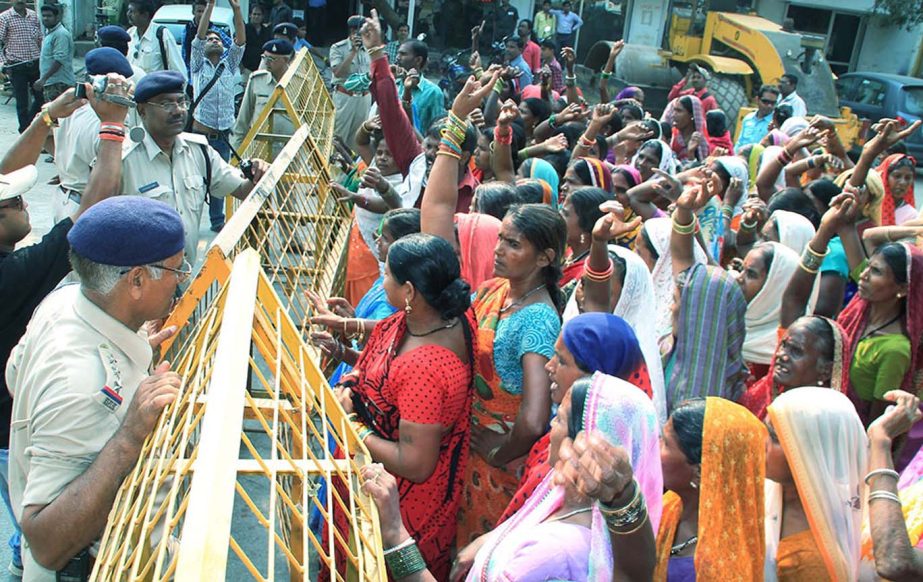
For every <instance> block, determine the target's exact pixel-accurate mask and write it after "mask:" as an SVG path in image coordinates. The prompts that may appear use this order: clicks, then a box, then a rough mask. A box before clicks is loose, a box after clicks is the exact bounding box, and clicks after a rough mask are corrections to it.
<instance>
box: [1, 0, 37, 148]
mask: <svg viewBox="0 0 923 582" xmlns="http://www.w3.org/2000/svg"><path fill="white" fill-rule="evenodd" d="M0 45H3V51H2V59H0V60H2V65H3V74H4V75H6V76H8V77H9V78H10V83H11V84H12V85H13V96H14V97H15V98H16V116H17V117H18V118H19V133H22V132H24V131H25V130H26V128H27V127H29V123H30V122H31V121H32V118H33V117H35V114H36V113H38V110H39V108H40V107H41V106H42V103H43V102H44V99H43V97H42V92H41V91H36V90H35V89H34V87H33V84H34V83H35V82H36V81H37V80H38V78H39V71H38V60H39V57H40V56H41V49H42V28H41V27H40V26H39V23H38V15H36V14H35V11H34V10H31V9H29V8H26V3H25V1H24V0H16V1H15V2H13V6H12V7H11V8H10V9H9V10H6V11H5V12H3V13H2V14H0ZM30 101H31V104H30Z"/></svg>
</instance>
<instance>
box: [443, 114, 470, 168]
mask: <svg viewBox="0 0 923 582" xmlns="http://www.w3.org/2000/svg"><path fill="white" fill-rule="evenodd" d="M467 132H468V122H466V121H465V120H463V119H462V118H461V117H459V116H457V115H455V113H453V112H452V111H449V115H448V117H447V118H446V121H445V126H444V127H443V128H442V140H441V141H440V142H439V151H438V152H436V155H437V156H439V155H443V156H449V157H450V158H455V159H456V160H460V159H461V155H462V147H461V144H463V143H464V142H465V134H466V133H467Z"/></svg>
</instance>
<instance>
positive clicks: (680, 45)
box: [585, 0, 859, 143]
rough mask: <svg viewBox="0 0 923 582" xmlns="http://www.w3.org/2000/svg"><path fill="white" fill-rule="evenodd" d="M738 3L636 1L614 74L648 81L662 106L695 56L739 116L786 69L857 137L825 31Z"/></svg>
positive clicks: (599, 58)
mask: <svg viewBox="0 0 923 582" xmlns="http://www.w3.org/2000/svg"><path fill="white" fill-rule="evenodd" d="M737 9H738V7H737V0H691V1H685V2H683V1H678V0H661V2H659V3H658V2H643V3H642V2H633V3H632V6H631V8H630V11H629V13H628V16H627V18H626V21H625V22H626V24H625V30H624V31H623V38H624V39H625V43H626V46H625V49H624V50H623V51H622V55H621V56H620V57H619V59H618V61H617V63H616V70H615V71H614V75H613V76H614V77H615V78H616V79H617V81H618V82H620V83H623V84H625V85H636V86H639V87H641V88H643V89H644V91H645V94H646V95H651V96H653V97H654V102H653V103H652V104H651V105H652V106H653V107H654V108H657V107H658V106H661V107H662V106H665V105H666V93H667V92H668V91H669V90H670V87H672V86H673V84H675V83H676V82H677V81H679V80H680V79H681V78H682V76H683V73H684V72H685V71H686V69H687V68H688V66H689V65H690V64H692V63H695V64H697V65H700V66H702V67H705V68H706V69H708V70H710V71H711V73H712V77H711V80H710V81H709V83H708V90H709V92H710V93H711V94H712V95H714V97H715V99H716V100H717V101H718V105H719V106H720V107H721V108H722V109H723V110H724V111H725V112H726V113H727V114H728V115H729V116H730V117H731V118H732V119H737V120H738V121H739V119H740V118H741V117H742V116H743V115H744V114H745V113H747V112H748V111H751V110H752V109H747V106H748V104H749V103H750V101H751V100H752V99H753V98H754V97H755V96H756V92H757V91H758V90H759V87H760V85H761V84H763V83H771V84H777V83H778V82H779V78H780V77H781V76H782V75H783V74H785V73H788V74H792V75H794V76H795V77H797V78H798V94H799V95H800V96H801V97H802V98H804V100H805V103H806V104H807V108H808V113H809V114H820V115H825V116H827V117H830V118H831V119H833V120H834V121H835V123H836V124H837V129H838V132H839V133H840V137H841V138H843V139H844V142H846V143H851V142H852V141H853V140H854V138H855V135H856V134H857V133H858V128H859V124H858V120H857V119H856V118H855V116H854V115H851V113H850V112H849V110H848V109H846V110H844V111H841V110H840V107H839V102H838V99H837V94H836V89H835V87H834V75H833V72H832V71H831V70H830V66H829V65H828V64H827V62H826V60H825V59H824V57H823V53H822V51H821V50H819V49H822V48H823V39H822V38H820V37H815V36H812V35H804V34H799V33H796V32H791V31H786V30H783V28H782V26H780V25H778V24H776V23H774V22H772V21H770V20H766V19H765V18H762V17H760V16H755V15H751V14H739V13H737V12H736V10H737ZM610 47H611V43H610V42H600V43H597V44H596V46H594V47H593V48H592V49H590V52H589V53H588V54H587V58H586V61H585V65H586V66H587V67H588V68H590V69H592V70H599V69H600V68H601V67H602V65H603V64H604V63H605V61H606V58H607V56H608V54H609V48H610ZM658 98H659V99H658ZM735 126H739V123H737V124H735Z"/></svg>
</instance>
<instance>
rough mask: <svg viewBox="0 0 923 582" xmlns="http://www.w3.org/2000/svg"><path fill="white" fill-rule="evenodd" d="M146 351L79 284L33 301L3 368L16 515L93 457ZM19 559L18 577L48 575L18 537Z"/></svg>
mask: <svg viewBox="0 0 923 582" xmlns="http://www.w3.org/2000/svg"><path fill="white" fill-rule="evenodd" d="M151 357H152V352H151V347H150V345H149V344H148V342H147V338H146V337H145V336H144V335H143V333H141V332H138V333H136V332H133V331H131V330H130V329H129V328H127V327H125V325H124V324H122V323H121V322H119V321H118V320H116V319H114V318H113V317H111V316H110V315H108V314H107V313H106V312H104V311H103V310H102V309H100V308H99V307H97V306H96V305H95V304H94V303H92V302H91V301H90V300H89V299H87V298H86V297H85V296H84V295H83V293H82V292H81V291H80V287H79V286H78V285H67V286H64V287H62V288H60V289H58V290H57V291H55V292H53V293H51V294H50V295H48V297H47V298H46V299H45V301H44V302H42V304H41V305H39V307H38V309H36V311H35V314H34V315H33V317H32V320H31V321H30V322H29V327H28V329H27V330H26V333H25V335H24V336H23V337H22V339H21V340H20V341H19V344H18V345H17V346H16V347H15V348H13V352H12V354H11V355H10V359H9V362H8V363H7V368H6V380H7V385H8V386H9V390H10V393H11V394H12V395H13V397H14V398H13V416H12V423H11V429H12V430H11V434H10V465H9V472H10V475H9V476H10V499H11V502H12V505H13V512H14V513H15V515H16V519H17V520H21V519H22V512H23V508H25V507H26V506H29V505H47V504H49V503H51V502H53V501H54V500H55V499H57V498H58V496H59V495H60V494H61V492H62V491H64V489H65V488H66V487H67V486H68V485H69V484H70V483H71V482H72V481H73V480H74V479H76V478H77V477H79V476H80V475H82V474H83V473H84V472H85V471H86V470H87V468H88V467H89V466H90V465H91V464H92V463H93V461H94V460H95V459H96V456H97V455H98V454H99V452H100V451H101V450H102V449H103V447H104V446H106V443H107V442H108V441H109V439H110V438H111V437H112V436H113V435H114V434H115V432H116V431H117V430H118V428H119V425H120V424H121V422H122V419H123V418H124V417H125V414H126V413H127V410H128V406H129V404H130V403H131V400H132V398H133V397H134V395H135V391H136V390H137V388H138V385H139V384H140V382H141V381H142V380H143V379H144V378H145V377H146V376H147V375H148V370H149V367H150V363H151ZM22 558H23V564H24V568H25V575H24V576H23V580H30V581H35V580H49V581H53V580H54V579H55V574H54V572H52V571H50V570H47V569H45V568H43V567H41V566H39V565H38V563H36V562H35V560H34V559H32V555H31V552H30V551H29V546H28V542H27V540H26V538H25V537H23V553H22Z"/></svg>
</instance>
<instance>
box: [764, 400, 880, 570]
mask: <svg viewBox="0 0 923 582" xmlns="http://www.w3.org/2000/svg"><path fill="white" fill-rule="evenodd" d="M768 416H769V418H768V421H767V427H768V428H769V435H770V438H771V440H772V445H771V447H770V449H769V453H768V455H767V458H766V478H767V481H766V521H765V524H766V571H765V574H766V580H767V581H775V580H788V581H792V582H801V581H804V582H809V581H810V582H815V581H817V580H836V581H840V580H843V581H846V580H855V579H856V578H857V576H858V571H859V557H860V546H859V542H860V533H861V525H862V502H861V500H862V495H863V483H862V479H863V477H864V476H865V474H866V468H867V465H868V437H867V436H866V434H865V429H864V428H863V426H862V421H861V420H859V415H858V414H856V410H855V407H854V406H853V405H852V403H851V402H850V401H849V398H848V397H846V396H845V395H844V394H841V393H840V392H837V391H836V390H830V389H828V388H818V387H804V388H799V389H797V390H790V391H788V392H784V393H782V394H781V395H779V396H778V397H777V398H776V399H775V400H774V401H773V403H772V404H770V405H769V411H768Z"/></svg>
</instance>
